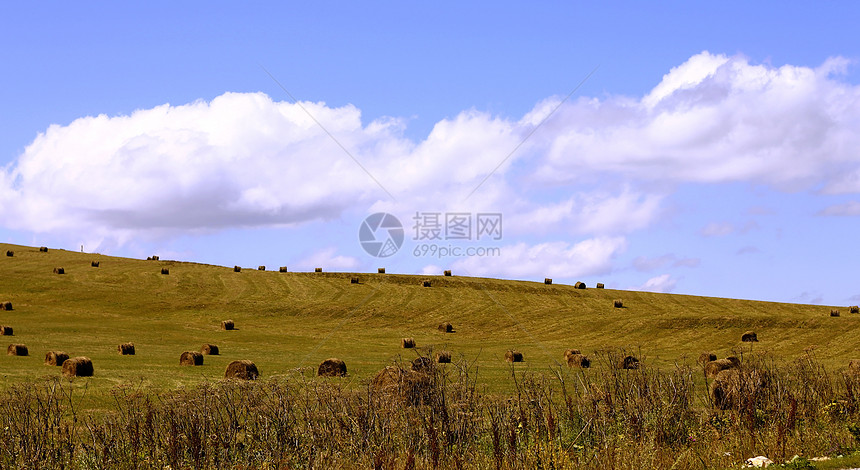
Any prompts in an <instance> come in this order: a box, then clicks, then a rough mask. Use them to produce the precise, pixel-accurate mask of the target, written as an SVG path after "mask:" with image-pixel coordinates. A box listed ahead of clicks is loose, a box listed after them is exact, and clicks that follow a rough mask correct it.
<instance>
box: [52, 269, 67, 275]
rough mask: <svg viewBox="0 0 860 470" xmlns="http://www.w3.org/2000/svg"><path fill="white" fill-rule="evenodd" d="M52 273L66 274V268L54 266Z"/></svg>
mask: <svg viewBox="0 0 860 470" xmlns="http://www.w3.org/2000/svg"><path fill="white" fill-rule="evenodd" d="M54 274H66V270H65V269H63V268H54Z"/></svg>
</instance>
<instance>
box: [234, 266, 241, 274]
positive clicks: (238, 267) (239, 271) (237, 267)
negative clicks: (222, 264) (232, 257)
mask: <svg viewBox="0 0 860 470" xmlns="http://www.w3.org/2000/svg"><path fill="white" fill-rule="evenodd" d="M233 272H234V273H241V272H242V267H241V266H233Z"/></svg>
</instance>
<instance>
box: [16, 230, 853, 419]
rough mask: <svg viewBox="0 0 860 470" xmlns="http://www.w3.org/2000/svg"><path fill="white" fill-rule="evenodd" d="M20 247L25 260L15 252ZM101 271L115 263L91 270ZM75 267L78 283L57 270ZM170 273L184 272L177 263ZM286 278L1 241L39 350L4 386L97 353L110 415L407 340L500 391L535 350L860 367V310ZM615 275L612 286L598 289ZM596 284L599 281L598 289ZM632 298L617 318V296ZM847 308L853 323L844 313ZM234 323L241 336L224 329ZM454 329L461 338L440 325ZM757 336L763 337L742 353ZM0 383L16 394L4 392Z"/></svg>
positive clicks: (377, 351)
mask: <svg viewBox="0 0 860 470" xmlns="http://www.w3.org/2000/svg"><path fill="white" fill-rule="evenodd" d="M6 250H12V251H14V252H15V256H14V257H6V256H5V252H6ZM91 261H100V262H101V265H100V267H99V268H93V267H91V266H90V262H91ZM58 266H61V267H64V268H65V271H66V274H64V275H56V274H53V273H52V270H53V268H54V267H58ZM162 267H168V268H169V269H170V274H169V275H162V274H161V273H160V272H161V268H162ZM353 276H354V274H350V273H279V272H277V271H274V272H273V271H266V272H260V271H257V270H256V269H250V268H246V269H243V271H242V272H241V273H234V272H233V269H232V268H228V267H221V266H211V265H203V264H196V263H187V262H177V261H165V260H161V261H145V260H135V259H127V258H117V257H109V256H103V255H94V254H84V253H76V252H69V251H64V250H55V249H51V250H49V252H48V253H41V252H39V250H38V248H33V247H25V246H17V245H8V244H0V301H5V300H9V301H11V302H12V303H13V306H14V310H13V311H11V312H5V311H0V324H3V325H9V326H12V327H13V328H14V331H15V336H13V337H3V339H4V340H5V344H3V345H2V346H3V347H5V346H7V345H8V344H9V343H13V342H19V343H24V344H26V345H27V346H28V348H29V350H30V356H29V357H11V356H2V358H0V375H2V376H3V384H4V385H2V386H7V385H8V384H11V383H16V382H22V381H26V380H29V379H33V378H39V377H42V376H50V375H59V374H60V368H57V367H54V368H52V367H49V366H45V365H43V363H42V362H43V358H44V354H45V352H47V351H49V350H62V351H65V352H67V353H69V354H70V355H71V356H78V355H85V356H89V357H90V358H91V359H92V360H93V363H94V366H95V376H94V377H93V378H92V379H88V380H85V381H84V380H79V381H76V384H80V387H82V388H83V387H84V386H85V387H86V389H87V392H86V393H87V394H88V395H89V396H90V397H92V406H93V407H99V406H101V404H102V403H103V400H105V399H106V398H107V397H108V396H109V394H108V391H109V390H111V389H112V388H113V387H114V386H115V385H118V384H127V383H142V384H144V385H147V386H152V387H155V388H175V387H178V386H182V385H191V384H196V383H200V382H203V381H207V380H217V379H219V378H221V377H223V373H224V368H225V367H226V365H227V363H228V362H229V361H231V360H234V359H250V360H252V361H254V362H255V363H256V364H257V366H258V367H259V369H260V371H261V373H262V374H263V376H264V377H272V376H277V375H285V374H288V373H289V372H290V371H291V370H293V369H297V368H304V367H316V366H317V365H318V364H319V363H320V362H321V361H322V360H324V359H326V358H328V357H338V358H341V359H343V360H344V361H346V363H347V367H348V369H349V373H350V379H348V380H350V381H352V382H353V383H356V384H358V383H361V381H362V380H365V379H367V378H369V377H370V376H371V375H372V374H373V373H374V372H375V371H377V370H379V369H381V368H382V367H384V366H385V365H388V364H390V363H391V362H392V360H396V359H397V358H399V357H402V358H403V359H407V360H411V359H412V358H413V357H415V352H414V351H410V350H404V349H401V348H400V339H401V338H402V337H407V336H408V337H414V338H415V340H416V342H417V344H418V346H419V347H433V348H435V349H447V350H450V351H452V352H453V353H454V355H455V356H459V355H462V356H463V357H465V358H467V359H468V360H469V361H470V362H473V363H474V364H475V365H476V366H477V370H478V380H479V382H480V383H481V384H482V385H484V386H486V387H487V390H489V391H491V392H499V393H509V392H510V391H511V389H512V386H513V385H512V383H511V381H510V380H509V379H508V377H509V375H510V368H509V365H508V364H507V363H505V362H504V353H505V351H506V350H507V349H511V348H514V349H517V350H519V351H521V352H522V353H523V354H524V357H525V362H524V363H522V364H517V366H516V367H517V369H529V370H533V371H545V370H548V368H549V367H552V366H557V365H558V364H559V361H561V360H562V352H563V351H564V349H566V348H570V347H575V348H579V349H581V350H583V352H584V353H591V352H592V351H595V350H599V349H605V348H610V347H623V348H628V349H632V350H635V351H637V352H638V353H640V354H641V355H642V356H643V357H644V358H645V360H646V361H648V362H649V363H651V364H654V365H657V366H658V367H667V366H669V365H671V364H673V363H674V362H676V361H682V362H683V361H685V362H688V363H693V361H695V359H696V358H697V357H698V354H699V353H700V352H701V351H706V350H707V351H713V352H716V353H717V355H718V356H719V357H725V356H726V355H729V354H731V353H732V352H733V351H738V350H749V348H751V347H752V348H754V349H755V350H757V351H768V352H770V353H772V354H774V355H775V356H777V357H784V358H787V359H790V358H794V357H797V356H799V355H801V354H802V353H803V351H804V348H807V347H809V346H816V347H817V349H816V356H817V359H818V360H819V361H821V362H822V363H823V364H825V365H826V366H827V367H828V368H830V369H833V370H835V369H839V368H842V367H844V366H845V365H846V364H847V362H848V360H849V359H851V358H853V357H855V355H856V353H855V351H856V349H857V348H858V345H860V339H858V337H857V335H856V334H854V333H853V332H854V331H856V329H857V328H858V327H860V315H850V314H848V311H847V308H845V307H841V308H840V307H832V306H813V305H800V304H783V303H772V302H758V301H748V300H734V299H723V298H710V297H698V296H686V295H672V294H656V293H647V292H633V291H619V290H610V289H593V288H589V289H586V290H577V289H574V288H573V287H572V286H566V285H557V284H556V285H544V284H543V283H542V282H541V283H538V282H525V281H503V280H495V279H483V278H464V277H456V276H455V277H441V276H439V277H432V279H433V287H430V288H425V287H422V286H421V282H420V281H421V280H422V279H425V278H427V277H426V276H410V275H397V274H377V273H372V274H362V273H359V274H358V275H357V276H358V277H359V278H360V279H361V283H360V284H350V280H349V278H350V277H353ZM598 280H599V281H600V280H602V279H598ZM593 284H594V282H589V285H593ZM616 298H617V299H622V300H623V301H624V308H621V309H616V308H614V307H613V305H612V301H613V299H616ZM831 308H840V311H842V313H843V315H842V316H841V317H830V315H829V313H830V309H831ZM224 319H232V320H234V321H235V322H236V327H237V330H236V331H220V323H221V320H224ZM443 321H448V322H451V323H452V324H453V325H454V328H455V330H456V332H455V333H450V334H444V333H441V332H439V331H437V330H436V326H437V325H438V324H439V323H440V322H443ZM748 329H752V330H755V331H756V332H757V333H758V337H759V341H760V342H759V343H756V344H752V345H750V344H749V343H741V342H740V336H741V334H742V333H743V332H744V331H745V330H748ZM126 341H131V342H134V344H135V346H136V350H137V354H136V355H135V356H120V355H119V354H118V353H117V352H116V346H117V345H118V344H119V343H122V342H126ZM203 343H214V344H217V345H218V346H219V347H220V349H221V355H220V356H207V357H206V358H205V364H204V365H203V366H200V367H183V366H180V365H179V356H180V354H181V353H182V352H183V351H186V350H199V348H200V346H201V345H202V344H203ZM2 386H0V387H2Z"/></svg>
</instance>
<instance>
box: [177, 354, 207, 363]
mask: <svg viewBox="0 0 860 470" xmlns="http://www.w3.org/2000/svg"><path fill="white" fill-rule="evenodd" d="M179 365H181V366H202V365H203V354H200V353H199V352H197V351H185V352H184V353H182V355H180V356H179Z"/></svg>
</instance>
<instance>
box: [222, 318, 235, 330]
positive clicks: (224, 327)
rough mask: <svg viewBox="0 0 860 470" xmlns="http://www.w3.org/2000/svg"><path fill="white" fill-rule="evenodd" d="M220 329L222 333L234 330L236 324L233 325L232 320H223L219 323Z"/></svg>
mask: <svg viewBox="0 0 860 470" xmlns="http://www.w3.org/2000/svg"><path fill="white" fill-rule="evenodd" d="M221 329H222V330H224V331H230V330H235V329H236V324H235V323H233V320H224V321H222V322H221Z"/></svg>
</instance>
